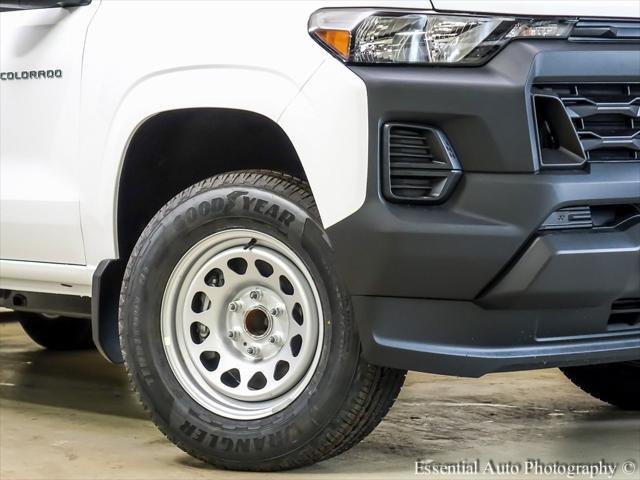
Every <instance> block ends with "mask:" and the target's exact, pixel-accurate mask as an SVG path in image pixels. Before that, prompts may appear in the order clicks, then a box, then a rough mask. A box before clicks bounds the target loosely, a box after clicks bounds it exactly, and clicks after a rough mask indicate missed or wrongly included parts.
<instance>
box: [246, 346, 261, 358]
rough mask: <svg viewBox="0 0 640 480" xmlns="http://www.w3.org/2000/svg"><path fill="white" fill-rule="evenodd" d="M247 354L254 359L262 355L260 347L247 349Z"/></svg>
mask: <svg viewBox="0 0 640 480" xmlns="http://www.w3.org/2000/svg"><path fill="white" fill-rule="evenodd" d="M247 353H248V354H249V355H251V356H253V357H256V356H258V355H259V354H260V349H259V348H258V347H247Z"/></svg>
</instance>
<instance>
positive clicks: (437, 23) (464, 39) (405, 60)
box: [309, 9, 576, 65]
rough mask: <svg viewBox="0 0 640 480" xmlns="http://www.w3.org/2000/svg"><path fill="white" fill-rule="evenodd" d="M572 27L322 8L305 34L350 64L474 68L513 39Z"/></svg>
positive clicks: (568, 23)
mask: <svg viewBox="0 0 640 480" xmlns="http://www.w3.org/2000/svg"><path fill="white" fill-rule="evenodd" d="M575 22H576V21H575V20H569V19H531V18H528V19H523V18H509V17H488V16H475V15H473V16H472V15H450V14H447V15H441V14H438V13H430V12H402V11H397V12H379V11H375V10H368V9H324V10H319V11H317V12H316V13H314V14H313V15H312V17H311V20H310V23H309V31H310V33H311V35H312V36H314V37H315V38H316V39H317V40H318V41H319V42H320V43H321V44H322V45H323V46H325V47H326V48H328V49H329V50H330V51H332V52H333V53H334V54H336V55H337V56H339V57H340V58H341V59H342V60H343V61H345V62H349V63H361V64H376V63H399V64H441V65H448V64H463V65H478V64H482V63H484V62H485V61H486V60H487V59H488V58H490V57H491V56H492V55H494V54H495V53H496V52H497V51H498V50H500V49H501V48H502V47H503V46H504V45H506V44H507V43H508V42H509V41H510V40H512V39H515V38H522V37H530V38H531V37H535V38H567V37H568V36H569V34H570V33H571V30H572V29H573V25H574V24H575Z"/></svg>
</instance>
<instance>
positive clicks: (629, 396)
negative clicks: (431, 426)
mask: <svg viewBox="0 0 640 480" xmlns="http://www.w3.org/2000/svg"><path fill="white" fill-rule="evenodd" d="M639 112H640V3H639V2H638V1H637V0H615V1H606V2H605V1H586V0H583V1H569V0H567V1H559V0H539V1H521V0H518V1H515V0H513V1H506V0H503V1H498V0H496V1H480V0H477V1H464V0H432V1H429V0H394V1H389V0H376V1H371V0H367V1H353V0H344V1H320V0H317V1H316V0H314V1H295V2H293V1H239V0H234V1H206V0H200V1H152V0H140V1H137V0H131V1H118V0H41V1H35V0H31V1H30V0H14V1H0V113H1V117H0V135H1V137H0V155H1V166H0V182H1V183H0V306H4V307H8V308H10V309H13V310H15V311H16V312H18V315H19V316H20V319H21V323H22V325H23V326H24V328H25V330H26V332H27V333H28V334H29V335H30V336H31V337H32V338H33V339H34V340H36V341H37V342H38V343H40V344H41V345H43V346H45V347H48V348H54V349H70V348H80V347H86V346H91V345H94V344H95V345H96V346H97V347H98V349H99V350H100V352H101V353H102V354H103V355H104V356H105V357H106V358H107V359H108V360H110V361H112V362H120V363H122V362H124V363H126V367H127V369H128V372H129V376H130V378H131V382H132V384H133V385H134V387H135V389H136V391H137V393H138V395H139V397H140V400H141V401H142V403H143V404H144V405H145V406H146V408H147V409H148V410H149V412H150V414H151V417H152V419H153V421H154V422H155V423H156V425H157V426H158V428H159V429H160V430H162V432H164V433H165V434H166V436H167V437H168V438H169V439H170V440H171V441H173V442H174V443H175V444H176V445H177V446H178V447H180V448H182V449H183V450H185V451H186V452H188V453H190V454H192V455H193V456H195V457H197V458H199V459H202V460H205V461H207V462H210V463H212V464H215V465H217V466H220V467H224V468H229V469H237V470H258V471H268V470H281V469H288V468H294V467H299V466H303V465H308V464H311V463H314V462H317V461H321V460H323V459H327V458H329V457H332V456H334V455H337V454H339V453H341V452H344V451H345V450H347V449H349V448H350V447H352V446H353V445H355V444H356V443H357V442H359V441H360V440H362V439H363V438H364V437H365V436H366V435H367V434H368V433H369V432H371V431H372V430H373V429H374V428H375V427H376V425H377V424H378V423H379V422H380V420H381V419H382V418H383V417H384V415H385V414H386V413H387V411H388V410H389V408H390V407H391V405H392V404H393V402H394V400H395V398H396V396H397V394H398V392H399V390H400V388H401V386H402V383H403V381H404V377H405V372H406V370H418V371H425V372H432V373H439V374H446V375H461V376H469V377H478V376H481V375H484V374H486V373H490V372H500V371H513V370H523V369H529V368H542V367H560V368H562V369H563V371H564V372H565V373H566V374H567V376H568V377H569V378H570V379H571V380H573V381H574V382H575V383H576V384H577V385H578V386H580V387H581V388H583V389H584V390H585V391H587V392H589V393H591V394H592V395H594V396H596V397H598V398H600V399H602V400H604V401H607V402H609V403H612V404H614V405H617V406H619V407H621V408H639V407H640V382H638V381H637V379H638V377H639V376H640V113H639Z"/></svg>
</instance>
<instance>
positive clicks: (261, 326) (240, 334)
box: [226, 287, 291, 360]
mask: <svg viewBox="0 0 640 480" xmlns="http://www.w3.org/2000/svg"><path fill="white" fill-rule="evenodd" d="M255 292H256V289H252V288H249V289H245V290H244V291H242V292H240V293H239V295H238V296H237V298H235V299H234V300H233V301H232V302H231V303H230V304H229V309H228V313H227V320H226V322H227V328H228V331H227V338H228V339H230V341H231V343H232V345H233V347H234V348H235V349H236V350H238V352H240V353H242V354H243V355H244V356H245V357H247V358H249V359H252V360H266V359H269V358H272V357H273V356H274V355H277V354H278V353H279V352H280V351H281V350H282V349H283V348H285V347H286V343H285V342H283V339H287V338H289V322H290V321H291V319H290V318H289V316H288V315H287V312H286V309H285V307H284V305H285V301H284V299H283V298H282V297H281V296H280V295H279V294H278V293H277V292H275V291H273V290H271V289H269V288H264V287H263V288H262V289H261V290H260V295H259V297H257V298H256V295H255ZM252 294H254V295H253V296H252Z"/></svg>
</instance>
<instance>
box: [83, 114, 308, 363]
mask: <svg viewBox="0 0 640 480" xmlns="http://www.w3.org/2000/svg"><path fill="white" fill-rule="evenodd" d="M249 169H269V170H275V171H279V172H282V173H286V174H289V175H292V176H294V177H296V178H300V179H302V180H306V179H307V176H306V173H305V170H304V167H303V164H302V162H301V160H300V157H299V156H298V154H297V152H296V149H295V147H294V145H293V143H292V142H291V140H290V138H289V136H288V135H287V133H286V132H285V131H284V130H283V128H282V127H280V126H279V125H278V123H276V121H275V120H273V119H272V118H269V117H267V116H266V115H263V114H261V113H257V112H254V111H250V110H244V109H234V108H218V107H187V108H176V109H170V110H163V111H161V112H158V113H155V114H153V115H150V116H148V117H147V118H145V119H144V120H143V121H142V122H140V124H139V125H138V126H137V127H136V129H135V130H134V131H133V133H132V134H131V137H130V139H129V140H128V142H127V145H126V149H125V152H124V154H123V159H122V164H121V167H120V170H119V173H118V177H117V182H116V195H115V205H114V226H113V228H114V236H115V244H116V257H117V258H116V259H110V260H103V261H101V262H100V263H99V264H98V267H97V269H96V271H95V273H94V276H93V282H92V319H93V325H92V327H93V336H94V342H95V343H96V345H97V346H98V349H99V350H100V352H101V353H102V354H103V355H104V356H105V357H106V358H107V359H109V360H110V361H112V362H115V363H121V362H122V361H123V358H122V355H121V353H120V344H119V339H118V304H119V295H120V285H121V283H122V278H123V275H124V271H125V268H126V264H127V262H128V259H129V255H130V254H131V251H132V250H133V247H134V245H135V243H136V241H137V239H138V237H139V236H140V234H141V233H142V231H143V230H144V228H145V226H146V225H147V223H148V222H149V220H150V219H151V218H152V217H153V215H155V213H156V212H157V211H158V210H159V209H160V208H161V207H162V206H163V205H164V204H165V203H166V202H168V201H169V200H170V199H171V198H173V197H174V196H175V195H177V194H178V193H180V192H181V191H182V190H184V189H185V188H188V187H189V186H191V185H193V184H195V183H197V182H198V181H200V180H204V179H206V178H209V177H212V176H214V175H218V174H220V173H225V172H232V171H239V170H249Z"/></svg>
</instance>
